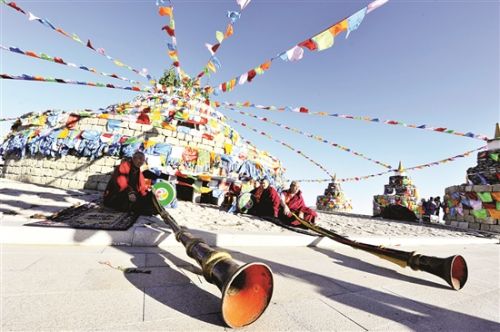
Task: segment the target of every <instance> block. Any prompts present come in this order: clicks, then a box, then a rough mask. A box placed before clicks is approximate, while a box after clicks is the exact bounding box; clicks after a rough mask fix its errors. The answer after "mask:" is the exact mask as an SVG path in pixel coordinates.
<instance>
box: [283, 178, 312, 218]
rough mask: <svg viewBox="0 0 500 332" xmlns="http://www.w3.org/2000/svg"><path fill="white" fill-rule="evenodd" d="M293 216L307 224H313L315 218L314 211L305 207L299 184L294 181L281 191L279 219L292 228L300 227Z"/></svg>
mask: <svg viewBox="0 0 500 332" xmlns="http://www.w3.org/2000/svg"><path fill="white" fill-rule="evenodd" d="M293 214H295V215H296V216H297V217H299V218H300V219H302V220H305V221H307V222H309V223H314V221H315V219H316V217H317V213H316V211H314V210H312V209H310V208H308V207H307V206H306V203H305V202H304V198H303V197H302V192H301V191H300V187H299V184H298V183H297V182H296V181H292V182H291V183H290V188H289V189H288V190H283V192H282V193H281V209H280V211H279V218H280V220H282V221H285V222H287V223H289V224H290V225H292V226H300V225H301V223H300V221H299V220H297V218H296V217H295V216H294V215H293Z"/></svg>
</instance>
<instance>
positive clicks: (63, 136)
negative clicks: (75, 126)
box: [57, 128, 69, 138]
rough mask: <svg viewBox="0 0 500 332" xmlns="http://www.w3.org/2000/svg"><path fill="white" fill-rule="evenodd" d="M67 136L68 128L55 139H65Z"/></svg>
mask: <svg viewBox="0 0 500 332" xmlns="http://www.w3.org/2000/svg"><path fill="white" fill-rule="evenodd" d="M68 135H69V128H64V129H63V130H62V131H61V132H60V133H59V135H58V136H57V138H66V137H68Z"/></svg>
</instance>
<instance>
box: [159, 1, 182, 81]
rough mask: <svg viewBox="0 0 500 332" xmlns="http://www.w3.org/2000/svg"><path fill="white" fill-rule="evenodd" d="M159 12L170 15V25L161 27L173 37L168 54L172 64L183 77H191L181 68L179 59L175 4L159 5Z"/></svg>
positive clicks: (162, 14)
mask: <svg viewBox="0 0 500 332" xmlns="http://www.w3.org/2000/svg"><path fill="white" fill-rule="evenodd" d="M158 14H159V15H160V16H168V18H169V23H168V25H165V26H163V27H162V28H161V29H162V30H165V32H166V33H167V35H169V36H170V38H171V39H172V42H171V43H167V47H168V56H169V57H170V59H171V60H172V65H173V66H174V67H175V69H176V71H177V74H178V75H179V77H180V78H181V79H184V78H189V75H187V74H186V73H185V72H184V71H183V70H182V68H181V63H180V61H179V50H178V47H177V37H175V20H174V6H173V5H172V4H171V5H170V6H159V7H158Z"/></svg>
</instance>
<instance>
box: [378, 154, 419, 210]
mask: <svg viewBox="0 0 500 332" xmlns="http://www.w3.org/2000/svg"><path fill="white" fill-rule="evenodd" d="M388 205H401V206H404V207H405V208H407V209H408V210H410V211H412V212H413V213H415V215H416V216H417V217H419V216H420V211H419V206H418V192H417V188H416V187H415V186H414V185H413V183H412V181H411V179H410V178H409V177H408V176H407V175H406V172H405V169H404V167H403V164H402V163H401V161H400V162H399V166H398V170H397V171H396V175H393V176H390V177H389V184H386V185H385V186H384V194H383V195H375V196H373V215H374V216H378V215H380V214H381V213H382V211H383V209H384V208H385V207H386V206H388Z"/></svg>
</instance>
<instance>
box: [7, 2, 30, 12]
mask: <svg viewBox="0 0 500 332" xmlns="http://www.w3.org/2000/svg"><path fill="white" fill-rule="evenodd" d="M7 5H8V6H9V7H12V8H14V9H15V10H17V11H18V12H21V13H23V14H26V12H25V11H24V10H22V9H21V8H19V7H18V6H17V5H16V3H15V2H9V3H8V4H7Z"/></svg>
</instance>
